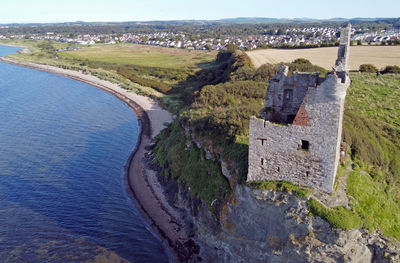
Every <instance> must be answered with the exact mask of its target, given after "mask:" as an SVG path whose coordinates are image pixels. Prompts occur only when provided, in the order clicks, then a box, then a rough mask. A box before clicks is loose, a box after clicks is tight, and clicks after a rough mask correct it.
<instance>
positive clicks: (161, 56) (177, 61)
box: [61, 44, 216, 69]
mask: <svg viewBox="0 0 400 263" xmlns="http://www.w3.org/2000/svg"><path fill="white" fill-rule="evenodd" d="M61 56H62V57H64V58H73V59H79V60H90V61H97V62H106V63H115V64H122V65H135V66H143V67H159V68H174V69H176V68H185V67H186V68H197V67H199V66H201V64H203V63H208V62H210V61H212V60H214V59H215V56H216V52H206V51H197V50H186V49H176V48H163V47H154V46H144V45H134V44H118V45H94V46H90V47H87V48H84V49H81V50H77V51H68V52H62V53H61Z"/></svg>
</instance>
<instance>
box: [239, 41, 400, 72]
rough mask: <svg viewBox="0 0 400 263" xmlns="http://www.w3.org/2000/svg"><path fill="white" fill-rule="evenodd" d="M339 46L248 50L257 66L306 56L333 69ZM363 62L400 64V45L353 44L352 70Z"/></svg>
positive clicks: (322, 65) (380, 66) (379, 64)
mask: <svg viewBox="0 0 400 263" xmlns="http://www.w3.org/2000/svg"><path fill="white" fill-rule="evenodd" d="M337 50H338V48H337V47H326V48H310V49H260V50H255V51H249V52H247V55H248V56H249V57H250V59H251V61H252V62H253V64H254V66H255V67H257V68H258V67H259V66H261V65H262V64H265V63H271V64H275V63H279V62H291V61H293V60H295V59H296V58H305V59H308V60H310V61H311V63H313V64H315V65H318V66H321V67H323V68H325V69H331V68H332V66H333V65H334V64H335V60H336V57H337ZM361 64H373V65H375V66H376V67H377V68H378V69H382V68H384V67H385V66H386V65H398V66H400V46H352V47H351V48H350V70H358V67H359V66H360V65H361Z"/></svg>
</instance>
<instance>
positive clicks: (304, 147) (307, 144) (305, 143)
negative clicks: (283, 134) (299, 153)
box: [301, 140, 310, 151]
mask: <svg viewBox="0 0 400 263" xmlns="http://www.w3.org/2000/svg"><path fill="white" fill-rule="evenodd" d="M309 148H310V142H309V141H306V140H301V149H302V150H303V151H308V149H309Z"/></svg>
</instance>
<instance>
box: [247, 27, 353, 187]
mask: <svg viewBox="0 0 400 263" xmlns="http://www.w3.org/2000/svg"><path fill="white" fill-rule="evenodd" d="M350 33H351V26H350V25H348V26H347V27H345V28H343V29H342V31H341V36H340V45H339V50H338V58H337V60H336V63H335V66H334V67H333V70H332V72H330V73H328V74H327V76H326V77H325V78H321V77H319V74H318V73H314V74H310V73H294V74H293V75H292V76H288V68H287V67H286V66H282V67H281V68H280V72H279V74H278V75H276V76H275V77H273V78H271V79H270V81H269V86H268V91H267V94H266V99H265V108H264V109H263V111H262V113H261V116H262V118H263V119H257V118H255V117H252V118H251V119H250V141H249V168H248V176H247V181H262V180H283V181H289V182H292V183H294V184H298V185H302V186H311V187H313V188H315V189H319V190H322V191H325V192H329V193H331V192H333V184H334V181H335V176H336V172H337V166H338V163H339V156H340V143H341V135H342V122H343V111H344V101H345V97H346V91H347V88H348V87H349V85H350V79H349V77H348V61H349V51H350V50H349V49H350Z"/></svg>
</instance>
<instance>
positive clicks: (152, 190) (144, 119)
mask: <svg viewBox="0 0 400 263" xmlns="http://www.w3.org/2000/svg"><path fill="white" fill-rule="evenodd" d="M0 62H5V63H8V64H13V65H17V66H22V67H27V68H32V69H36V70H40V71H45V72H49V73H53V74H57V75H61V76H65V77H68V78H71V79H74V80H77V81H81V82H84V83H87V84H89V85H92V86H94V87H96V88H99V89H102V90H104V91H106V92H108V93H110V94H112V95H113V96H115V97H117V98H118V99H120V100H121V101H122V102H124V103H125V104H127V105H128V106H129V107H130V108H132V109H133V111H134V112H135V114H136V117H137V119H138V122H139V123H140V133H139V137H138V141H137V143H136V146H135V148H134V150H133V152H132V153H131V155H130V157H129V158H128V160H127V164H126V167H125V171H126V172H125V174H126V176H125V182H126V186H127V191H128V193H129V195H130V197H131V198H132V199H133V201H134V202H135V203H136V204H137V206H138V208H139V209H140V210H141V213H142V216H144V217H145V219H146V220H147V221H148V222H150V224H151V226H152V228H153V230H155V231H156V232H157V233H158V234H159V235H160V236H161V238H162V239H163V240H164V241H166V243H168V246H169V248H171V249H172V250H173V254H174V255H173V256H174V257H175V258H177V259H178V260H179V261H186V260H188V259H189V258H191V257H192V256H193V255H194V254H196V252H195V251H196V250H197V249H196V245H195V244H194V242H193V241H192V240H191V239H189V238H187V236H186V233H185V231H184V228H183V227H182V223H181V222H180V219H179V216H178V215H177V213H176V212H175V211H174V209H173V208H172V207H170V205H169V204H168V202H167V201H166V199H165V197H164V194H163V192H162V189H161V187H160V186H159V183H158V181H157V180H155V174H154V171H151V170H150V169H148V168H147V167H146V165H145V164H144V161H143V158H144V156H145V154H146V153H147V152H148V151H147V150H146V149H145V148H146V146H147V145H148V144H149V143H150V142H151V140H152V139H153V138H154V137H155V136H156V135H157V134H158V133H159V132H160V131H161V130H162V129H163V128H164V123H166V122H167V123H169V122H171V121H172V119H173V116H172V114H171V113H169V112H168V111H166V110H163V109H161V108H160V107H159V106H158V105H157V103H156V102H155V101H154V100H152V99H149V98H147V97H144V96H140V95H137V94H135V93H131V92H129V91H127V90H125V89H123V88H121V87H120V86H119V85H117V84H114V83H111V82H109V81H105V80H101V79H99V78H97V77H95V76H92V75H87V74H84V73H81V72H77V71H73V70H67V69H61V68H57V67H54V66H49V65H42V64H35V63H30V62H19V61H15V60H12V59H10V58H5V57H0Z"/></svg>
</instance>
